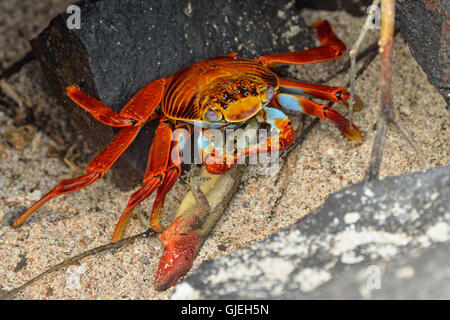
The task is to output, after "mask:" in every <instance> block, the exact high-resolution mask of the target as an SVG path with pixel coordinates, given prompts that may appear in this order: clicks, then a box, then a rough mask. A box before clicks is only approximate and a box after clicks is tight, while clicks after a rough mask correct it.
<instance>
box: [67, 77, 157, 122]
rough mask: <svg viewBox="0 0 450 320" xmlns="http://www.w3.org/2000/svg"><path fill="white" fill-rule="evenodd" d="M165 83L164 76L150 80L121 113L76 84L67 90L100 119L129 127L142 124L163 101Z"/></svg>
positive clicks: (80, 104) (75, 99) (77, 102)
mask: <svg viewBox="0 0 450 320" xmlns="http://www.w3.org/2000/svg"><path fill="white" fill-rule="evenodd" d="M165 83H166V80H165V79H164V78H163V79H159V80H155V81H152V82H150V83H149V84H147V85H146V86H145V87H143V88H142V89H141V90H139V91H138V92H137V93H136V94H135V95H134V96H133V97H132V98H131V99H130V101H129V102H128V103H127V104H126V105H125V107H123V109H122V110H121V111H120V113H116V112H114V111H113V110H112V109H111V108H109V107H108V106H106V105H104V104H103V103H101V102H100V101H98V100H97V99H95V98H93V97H91V96H90V95H88V94H87V93H85V92H83V91H81V90H79V89H77V88H75V87H74V86H69V87H67V88H66V92H67V95H68V96H69V97H70V99H72V100H73V101H74V102H75V103H76V104H78V105H79V106H80V107H81V108H83V109H84V110H86V111H87V112H89V113H90V114H91V115H92V116H93V117H94V118H95V119H97V120H98V121H100V122H102V123H104V124H106V125H108V126H112V127H129V126H140V125H141V124H143V123H144V122H146V121H147V120H148V119H149V117H150V116H151V114H152V113H153V111H155V109H156V107H157V106H158V105H159V103H160V102H161V98H162V95H163V93H164V85H165Z"/></svg>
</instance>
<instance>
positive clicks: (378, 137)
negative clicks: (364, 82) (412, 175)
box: [366, 0, 429, 180]
mask: <svg viewBox="0 0 450 320" xmlns="http://www.w3.org/2000/svg"><path fill="white" fill-rule="evenodd" d="M394 22H395V0H382V1H381V38H380V40H379V42H378V45H379V51H380V54H381V110H380V118H379V120H378V124H377V132H376V134H375V140H374V143H373V147H372V152H371V155H370V162H369V167H368V169H367V171H366V178H367V179H368V180H372V179H377V178H378V177H379V174H380V167H381V161H382V158H383V150H384V147H385V145H386V138H387V132H388V126H389V124H390V123H392V124H394V125H395V126H396V127H397V128H398V129H399V130H400V132H401V133H402V135H403V136H404V137H405V138H406V139H407V140H408V142H409V143H410V145H411V146H412V147H413V148H414V150H415V152H416V153H417V154H418V155H419V158H420V159H421V160H422V163H423V165H424V167H425V168H428V167H429V165H428V162H427V161H426V159H425V157H424V155H423V153H422V151H421V150H420V148H419V147H418V145H417V143H416V142H415V141H414V138H413V137H412V136H411V135H410V134H409V132H408V131H407V130H406V128H405V127H404V126H403V124H402V123H401V122H400V119H399V118H398V116H397V114H396V113H395V110H394V105H393V102H392V98H393V94H392V47H393V43H394Z"/></svg>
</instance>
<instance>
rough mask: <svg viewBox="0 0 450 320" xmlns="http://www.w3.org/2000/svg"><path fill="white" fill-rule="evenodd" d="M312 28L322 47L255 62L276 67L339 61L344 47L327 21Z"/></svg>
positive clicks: (282, 54) (273, 56)
mask: <svg viewBox="0 0 450 320" xmlns="http://www.w3.org/2000/svg"><path fill="white" fill-rule="evenodd" d="M314 26H315V28H316V31H317V37H318V38H319V40H320V42H321V43H322V46H320V47H316V48H311V49H307V50H303V51H297V52H288V53H280V54H272V55H268V56H264V57H260V58H258V59H255V61H258V62H260V63H262V64H263V65H265V66H266V67H276V66H278V65H283V64H308V63H316V62H321V61H328V60H334V59H339V58H340V57H341V56H342V54H344V52H345V50H346V47H345V44H344V43H343V42H342V41H341V40H340V39H339V38H338V37H337V36H336V35H335V34H334V32H333V30H332V29H331V26H330V24H329V23H328V21H326V20H322V21H319V22H317V23H316V24H315V25H314Z"/></svg>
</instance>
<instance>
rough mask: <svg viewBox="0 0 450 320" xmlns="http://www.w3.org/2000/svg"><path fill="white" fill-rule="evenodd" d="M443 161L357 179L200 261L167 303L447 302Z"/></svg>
mask: <svg viewBox="0 0 450 320" xmlns="http://www.w3.org/2000/svg"><path fill="white" fill-rule="evenodd" d="M449 194H450V167H449V166H446V167H441V168H437V169H432V170H429V171H427V172H425V173H414V174H409V175H404V176H398V177H388V178H386V179H385V180H383V181H372V182H361V183H358V184H356V185H353V186H351V187H350V188H347V189H344V190H341V191H339V192H336V193H334V194H332V195H331V196H330V197H329V198H328V199H327V200H326V202H325V203H324V204H323V206H322V207H320V208H318V209H317V210H315V211H314V212H312V213H310V214H309V215H307V216H306V217H305V218H303V219H301V220H300V221H299V222H298V223H296V224H295V225H293V226H292V227H290V228H288V229H285V230H282V231H280V232H277V233H275V234H273V235H272V236H270V237H269V238H267V239H266V240H264V241H261V242H257V243H255V244H252V245H251V246H249V247H247V248H245V249H241V250H238V251H236V252H234V253H232V254H230V255H229V256H226V257H222V258H219V259H215V260H209V261H206V262H204V263H203V264H202V265H200V267H199V268H198V269H196V270H194V271H193V272H192V274H191V275H190V276H189V277H188V278H187V279H185V281H184V282H182V283H181V284H180V285H178V286H177V287H176V288H175V291H174V293H173V295H172V298H173V299H449V298H450V267H449V264H448V261H449V258H450V250H449V246H450V232H449V230H450V202H449V201H448V195H449Z"/></svg>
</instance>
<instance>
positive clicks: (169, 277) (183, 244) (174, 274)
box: [155, 215, 200, 291]
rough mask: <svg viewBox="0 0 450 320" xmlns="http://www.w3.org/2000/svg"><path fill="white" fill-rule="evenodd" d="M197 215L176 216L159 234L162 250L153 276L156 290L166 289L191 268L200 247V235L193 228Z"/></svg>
mask: <svg viewBox="0 0 450 320" xmlns="http://www.w3.org/2000/svg"><path fill="white" fill-rule="evenodd" d="M196 220H198V217H196V216H195V215H194V216H191V217H178V218H176V219H175V220H174V221H173V222H172V224H171V225H170V226H169V227H168V228H167V229H166V230H165V231H164V232H163V233H161V234H160V235H159V239H160V240H161V242H162V243H163V245H164V252H163V255H162V257H161V260H160V261H159V266H158V270H157V271H156V277H155V288H156V290H160V291H163V290H166V289H168V288H170V287H172V286H174V285H176V284H177V282H178V281H179V280H180V278H181V277H183V276H184V275H186V273H187V272H188V271H189V270H190V269H191V267H192V263H193V261H194V258H195V255H196V254H197V251H198V249H199V247H200V235H199V234H198V233H197V232H195V231H194V230H193V226H195V225H197V224H198V222H199V221H196Z"/></svg>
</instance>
